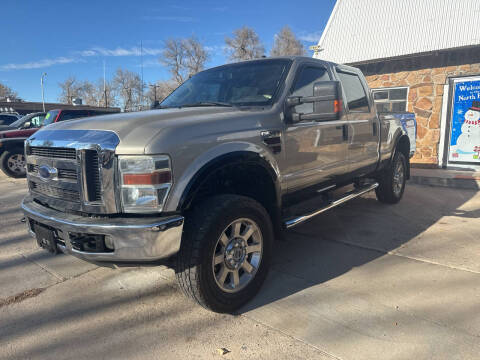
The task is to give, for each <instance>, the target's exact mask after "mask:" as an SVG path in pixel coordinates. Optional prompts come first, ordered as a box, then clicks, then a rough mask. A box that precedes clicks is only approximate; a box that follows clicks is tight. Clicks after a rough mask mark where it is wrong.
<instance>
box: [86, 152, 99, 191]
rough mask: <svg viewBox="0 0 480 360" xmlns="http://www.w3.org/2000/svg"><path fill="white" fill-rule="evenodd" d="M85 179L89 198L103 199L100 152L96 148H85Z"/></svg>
mask: <svg viewBox="0 0 480 360" xmlns="http://www.w3.org/2000/svg"><path fill="white" fill-rule="evenodd" d="M84 176H85V181H86V184H87V194H86V195H87V200H88V201H100V200H101V199H102V194H101V186H100V169H99V162H98V153H97V151H95V150H85V175H84Z"/></svg>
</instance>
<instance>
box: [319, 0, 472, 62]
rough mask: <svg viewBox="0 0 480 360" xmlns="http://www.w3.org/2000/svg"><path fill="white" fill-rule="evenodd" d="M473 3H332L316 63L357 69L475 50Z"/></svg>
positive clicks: (453, 0) (430, 0) (362, 0)
mask: <svg viewBox="0 0 480 360" xmlns="http://www.w3.org/2000/svg"><path fill="white" fill-rule="evenodd" d="M479 16H480V1H478V0H401V1H399V0H369V1H365V0H337V3H336V4H335V7H334V9H333V11H332V14H331V15H330V19H329V20H328V23H327V25H326V27H325V30H324V31H323V34H322V36H321V38H320V41H319V43H318V45H319V47H320V49H321V51H320V52H319V53H318V55H317V56H316V57H317V58H319V59H325V60H330V61H333V62H336V63H346V64H358V63H367V62H371V61H373V60H380V59H387V58H395V57H403V56H409V55H415V54H423V53H430V52H433V51H440V50H447V49H455V48H467V47H472V46H479V45H480V26H478V19H479Z"/></svg>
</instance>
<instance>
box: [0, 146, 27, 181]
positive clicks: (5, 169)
mask: <svg viewBox="0 0 480 360" xmlns="http://www.w3.org/2000/svg"><path fill="white" fill-rule="evenodd" d="M17 154H18V155H24V153H23V149H15V148H14V149H11V150H6V151H5V152H4V153H3V154H2V156H1V158H0V160H1V161H0V165H1V168H2V170H3V172H4V173H5V174H6V175H8V176H10V177H13V178H23V177H25V176H26V169H25V172H24V173H22V174H18V173H15V172H13V171H11V170H10V169H9V167H8V159H9V158H10V157H11V156H12V155H17Z"/></svg>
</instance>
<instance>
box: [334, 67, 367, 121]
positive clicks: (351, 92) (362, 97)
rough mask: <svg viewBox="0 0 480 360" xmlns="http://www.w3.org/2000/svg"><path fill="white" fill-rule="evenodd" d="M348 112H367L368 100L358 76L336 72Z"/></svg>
mask: <svg viewBox="0 0 480 360" xmlns="http://www.w3.org/2000/svg"><path fill="white" fill-rule="evenodd" d="M337 73H338V77H339V78H340V81H341V83H342V87H343V91H344V92H345V98H346V99H347V104H348V109H349V110H350V111H361V112H368V111H369V108H368V98H367V93H366V92H365V88H364V87H363V85H362V82H361V81H360V78H359V77H358V75H355V74H350V73H344V72H341V71H337Z"/></svg>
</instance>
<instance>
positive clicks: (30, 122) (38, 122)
mask: <svg viewBox="0 0 480 360" xmlns="http://www.w3.org/2000/svg"><path fill="white" fill-rule="evenodd" d="M45 115H46V113H44V112H36V113H31V114H28V115H25V116H22V117H21V118H19V119H18V120H16V121H14V122H13V123H11V124H10V125H0V131H5V130H15V129H30V128H38V127H40V126H42V124H43V119H45Z"/></svg>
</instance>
